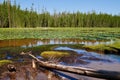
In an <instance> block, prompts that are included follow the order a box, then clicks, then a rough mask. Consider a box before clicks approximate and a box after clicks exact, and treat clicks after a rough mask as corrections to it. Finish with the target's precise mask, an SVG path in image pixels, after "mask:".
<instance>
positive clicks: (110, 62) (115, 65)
mask: <svg viewBox="0 0 120 80" xmlns="http://www.w3.org/2000/svg"><path fill="white" fill-rule="evenodd" d="M55 50H71V51H75V52H76V53H78V54H81V55H82V56H79V55H78V57H76V60H82V61H84V63H85V62H86V63H87V64H82V63H76V64H75V63H74V62H73V63H72V64H70V65H75V66H83V67H89V68H93V69H98V70H110V71H120V56H118V55H114V54H108V55H107V54H98V53H96V52H88V51H86V50H83V49H72V48H69V47H57V48H55ZM62 64H65V65H67V63H65V62H63V63H62Z"/></svg>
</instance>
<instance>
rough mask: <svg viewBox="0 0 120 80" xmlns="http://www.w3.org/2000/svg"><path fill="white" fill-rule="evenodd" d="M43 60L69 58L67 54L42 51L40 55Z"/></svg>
mask: <svg viewBox="0 0 120 80" xmlns="http://www.w3.org/2000/svg"><path fill="white" fill-rule="evenodd" d="M40 55H41V56H42V57H43V58H47V59H49V58H51V57H53V58H62V57H66V56H70V54H69V53H68V52H60V51H44V52H42V53H41V54H40Z"/></svg>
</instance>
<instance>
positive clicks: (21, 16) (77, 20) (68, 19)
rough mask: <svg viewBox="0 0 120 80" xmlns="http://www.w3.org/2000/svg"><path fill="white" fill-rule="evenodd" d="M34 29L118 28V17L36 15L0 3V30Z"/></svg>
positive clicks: (84, 14)
mask: <svg viewBox="0 0 120 80" xmlns="http://www.w3.org/2000/svg"><path fill="white" fill-rule="evenodd" d="M15 27H17V28H19V27H20V28H22V27H23V28H26V27H27V28H35V27H120V15H112V14H106V13H96V12H95V11H93V12H88V13H82V12H79V11H78V12H73V13H70V12H66V11H64V12H59V13H56V12H54V14H50V13H49V12H48V11H47V10H45V9H43V10H42V12H41V13H38V12H37V11H35V9H34V8H33V4H32V6H31V9H30V10H28V9H27V8H26V9H25V10H22V9H21V8H20V5H16V2H14V4H13V5H11V4H10V2H8V1H4V2H3V3H0V28H15Z"/></svg>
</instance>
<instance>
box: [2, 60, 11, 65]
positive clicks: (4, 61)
mask: <svg viewBox="0 0 120 80" xmlns="http://www.w3.org/2000/svg"><path fill="white" fill-rule="evenodd" d="M8 63H12V61H11V60H0V66H3V65H5V64H8Z"/></svg>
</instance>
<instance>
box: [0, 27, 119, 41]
mask: <svg viewBox="0 0 120 80" xmlns="http://www.w3.org/2000/svg"><path fill="white" fill-rule="evenodd" d="M30 38H32V39H73V38H74V39H81V40H111V39H118V38H120V28H11V29H9V28H1V29H0V40H5V39H30Z"/></svg>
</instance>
